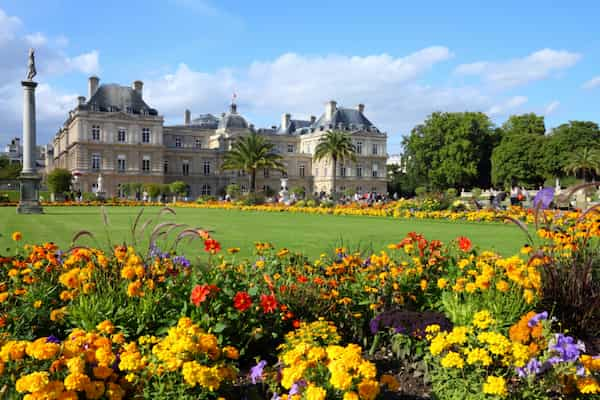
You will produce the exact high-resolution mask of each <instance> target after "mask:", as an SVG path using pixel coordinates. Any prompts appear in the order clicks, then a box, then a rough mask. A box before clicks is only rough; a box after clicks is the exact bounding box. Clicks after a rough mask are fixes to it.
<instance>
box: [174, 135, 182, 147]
mask: <svg viewBox="0 0 600 400" xmlns="http://www.w3.org/2000/svg"><path fill="white" fill-rule="evenodd" d="M175 147H181V136H175Z"/></svg>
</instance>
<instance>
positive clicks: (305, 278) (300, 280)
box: [298, 275, 308, 283]
mask: <svg viewBox="0 0 600 400" xmlns="http://www.w3.org/2000/svg"><path fill="white" fill-rule="evenodd" d="M298 282H300V283H306V282H308V278H307V277H305V276H304V275H300V276H299V277H298Z"/></svg>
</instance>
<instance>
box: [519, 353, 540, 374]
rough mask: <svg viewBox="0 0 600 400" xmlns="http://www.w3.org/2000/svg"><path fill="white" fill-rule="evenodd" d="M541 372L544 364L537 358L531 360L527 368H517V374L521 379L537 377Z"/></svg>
mask: <svg viewBox="0 0 600 400" xmlns="http://www.w3.org/2000/svg"><path fill="white" fill-rule="evenodd" d="M540 372H542V363H541V362H539V361H538V360H537V359H535V358H532V359H531V360H529V362H528V363H527V365H526V366H525V367H523V368H517V374H518V375H519V377H521V378H525V377H527V376H530V375H537V374H539V373H540Z"/></svg>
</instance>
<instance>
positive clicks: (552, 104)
mask: <svg viewBox="0 0 600 400" xmlns="http://www.w3.org/2000/svg"><path fill="white" fill-rule="evenodd" d="M559 106H560V101H557V100H554V101H552V102H550V103H548V104H547V105H546V107H545V108H544V115H545V116H548V115H550V114H552V113H553V112H554V111H556V109H557V108H558V107H559Z"/></svg>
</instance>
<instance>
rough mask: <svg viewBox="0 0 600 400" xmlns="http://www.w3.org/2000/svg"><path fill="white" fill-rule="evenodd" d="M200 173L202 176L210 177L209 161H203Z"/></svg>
mask: <svg viewBox="0 0 600 400" xmlns="http://www.w3.org/2000/svg"><path fill="white" fill-rule="evenodd" d="M202 171H203V172H204V175H210V161H208V160H205V161H204V164H203V166H202Z"/></svg>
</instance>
